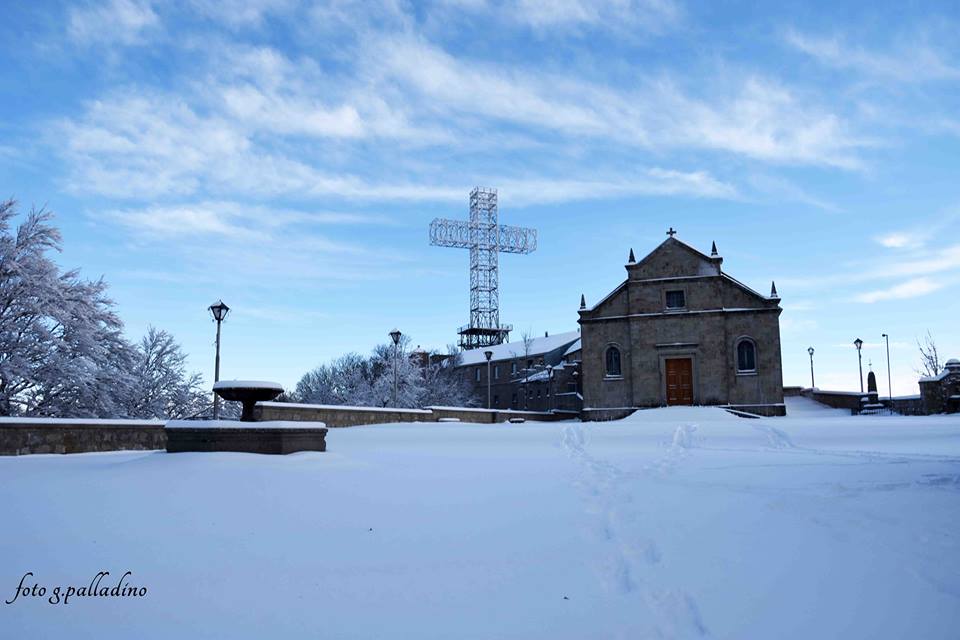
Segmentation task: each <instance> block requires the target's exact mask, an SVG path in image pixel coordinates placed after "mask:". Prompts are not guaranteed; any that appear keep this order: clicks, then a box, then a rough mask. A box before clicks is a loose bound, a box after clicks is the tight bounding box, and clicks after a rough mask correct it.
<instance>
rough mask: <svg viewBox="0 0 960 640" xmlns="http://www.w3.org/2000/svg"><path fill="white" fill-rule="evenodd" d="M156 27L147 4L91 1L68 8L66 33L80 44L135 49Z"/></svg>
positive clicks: (141, 0) (146, 1)
mask: <svg viewBox="0 0 960 640" xmlns="http://www.w3.org/2000/svg"><path fill="white" fill-rule="evenodd" d="M159 23H160V20H159V18H158V16H157V13H156V12H155V11H154V9H153V6H152V5H151V3H150V2H149V0H105V1H103V2H100V1H96V0H95V1H93V2H88V3H86V4H82V5H78V6H74V7H71V8H70V11H69V14H68V17H67V33H68V34H69V36H70V38H71V39H73V40H74V41H76V42H79V43H82V44H96V43H102V44H112V43H117V44H123V45H136V44H142V43H143V42H144V36H145V34H146V33H148V32H149V31H150V30H152V29H155V28H156V27H157V26H158V25H159Z"/></svg>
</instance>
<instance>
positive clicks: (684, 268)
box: [627, 237, 723, 280]
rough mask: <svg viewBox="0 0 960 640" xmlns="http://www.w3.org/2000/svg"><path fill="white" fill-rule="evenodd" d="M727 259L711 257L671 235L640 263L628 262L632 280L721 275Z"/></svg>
mask: <svg viewBox="0 0 960 640" xmlns="http://www.w3.org/2000/svg"><path fill="white" fill-rule="evenodd" d="M722 262H723V258H721V257H719V256H708V255H706V254H704V253H701V252H700V251H698V250H696V249H694V248H693V247H691V246H690V245H688V244H686V243H685V242H682V241H680V240H677V239H676V238H672V237H671V238H667V239H666V240H664V241H663V242H662V243H660V245H659V246H658V247H657V248H656V249H654V250H653V251H651V252H650V253H649V254H647V255H646V256H645V257H644V258H643V259H642V260H640V261H639V262H637V263H636V264H628V265H627V271H628V272H629V274H630V279H631V280H651V279H656V278H677V277H684V276H716V275H720V265H721V263H722Z"/></svg>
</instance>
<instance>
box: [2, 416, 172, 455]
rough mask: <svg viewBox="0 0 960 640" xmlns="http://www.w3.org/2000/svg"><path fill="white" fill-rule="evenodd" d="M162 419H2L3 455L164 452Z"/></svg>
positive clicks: (164, 438) (165, 442) (164, 436)
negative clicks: (149, 450)
mask: <svg viewBox="0 0 960 640" xmlns="http://www.w3.org/2000/svg"><path fill="white" fill-rule="evenodd" d="M166 446H167V437H166V435H165V434H164V431H163V421H162V420H88V419H59V418H0V455H4V456H18V455H25V454H29V453H85V452H88V451H123V450H127V449H165V448H166Z"/></svg>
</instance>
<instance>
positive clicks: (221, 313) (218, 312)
mask: <svg viewBox="0 0 960 640" xmlns="http://www.w3.org/2000/svg"><path fill="white" fill-rule="evenodd" d="M208 308H209V309H210V314H211V315H212V316H213V319H214V320H215V321H216V323H217V359H216V361H215V362H214V365H213V382H214V384H216V383H217V382H219V381H220V323H221V322H223V320H224V318H226V317H227V313H229V311H230V307H228V306H227V305H225V304H223V300H217V301H216V302H215V303H213V304H212V305H210V306H209V307H208ZM213 419H214V420H219V419H220V396H218V395H217V394H216V393H214V394H213Z"/></svg>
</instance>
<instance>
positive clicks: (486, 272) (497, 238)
mask: <svg viewBox="0 0 960 640" xmlns="http://www.w3.org/2000/svg"><path fill="white" fill-rule="evenodd" d="M430 244H431V245H434V246H437V247H457V248H459V249H470V324H468V325H467V326H465V327H460V330H459V334H460V346H461V347H462V348H464V349H476V348H478V347H488V346H490V345H495V344H502V343H503V342H505V341H506V339H507V337H508V336H509V335H510V331H511V329H513V327H511V326H510V325H508V324H504V325H501V324H500V294H499V291H498V289H499V266H498V262H499V260H498V254H499V253H531V252H533V251H536V249H537V230H536V229H529V228H526V227H511V226H507V225H503V224H498V222H497V190H496V189H484V188H481V187H476V188H475V189H474V190H473V191H471V192H470V220H450V219H448V218H437V219H435V220H434V221H433V222H431V223H430Z"/></svg>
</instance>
